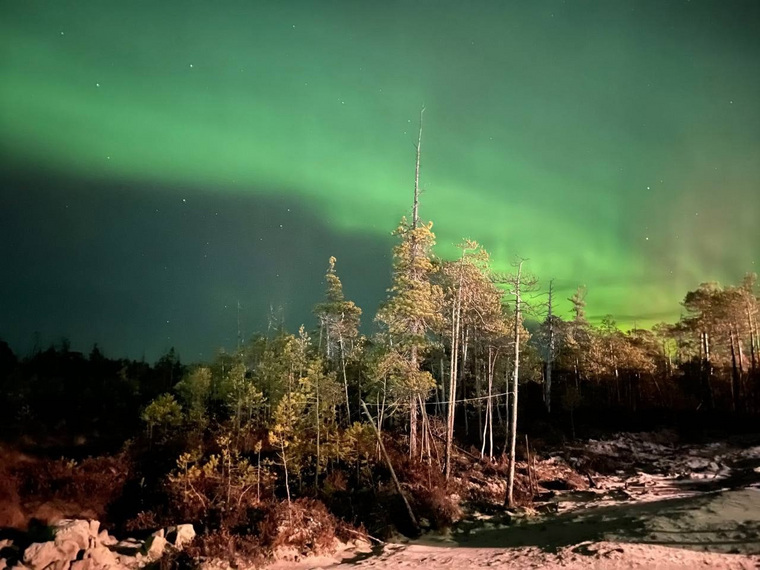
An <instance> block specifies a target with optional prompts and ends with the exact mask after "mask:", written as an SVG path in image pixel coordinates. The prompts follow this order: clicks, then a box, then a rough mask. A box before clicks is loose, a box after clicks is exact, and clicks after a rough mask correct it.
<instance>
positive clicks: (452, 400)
mask: <svg viewBox="0 0 760 570" xmlns="http://www.w3.org/2000/svg"><path fill="white" fill-rule="evenodd" d="M463 259H464V255H463ZM461 299H462V277H461V272H460V278H459V291H457V299H456V301H455V302H454V304H453V306H452V309H451V342H452V346H451V362H450V369H449V401H448V415H447V418H446V450H445V455H444V459H443V464H444V467H443V474H444V477H445V478H446V479H447V480H448V478H449V477H450V475H451V450H452V443H453V441H454V414H455V412H456V393H457V369H458V367H459V326H460V320H461V314H462V309H461Z"/></svg>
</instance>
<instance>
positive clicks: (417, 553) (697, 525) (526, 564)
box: [275, 434, 760, 569]
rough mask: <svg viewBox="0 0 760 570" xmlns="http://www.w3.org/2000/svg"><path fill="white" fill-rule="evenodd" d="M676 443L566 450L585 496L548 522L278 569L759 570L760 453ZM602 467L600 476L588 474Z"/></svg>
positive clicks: (616, 442) (742, 446)
mask: <svg viewBox="0 0 760 570" xmlns="http://www.w3.org/2000/svg"><path fill="white" fill-rule="evenodd" d="M755 443H757V442H756V441H754V442H752V445H751V444H748V443H746V442H745V443H741V442H740V443H737V442H734V443H732V444H729V443H714V444H707V445H680V444H678V443H677V441H675V440H674V438H673V437H672V436H669V435H668V434H665V435H662V434H659V435H657V434H622V435H620V436H618V437H616V438H613V439H610V440H607V441H589V442H587V443H586V444H584V445H582V446H578V447H575V448H573V449H571V450H570V454H571V456H570V457H569V458H568V460H569V462H570V463H571V464H572V463H576V464H577V466H578V467H579V469H582V470H586V471H589V473H590V475H591V476H592V479H593V486H592V488H591V489H589V490H587V491H585V490H584V491H567V492H558V493H557V494H556V495H555V496H554V497H552V499H551V501H552V502H553V503H554V505H553V507H554V508H552V509H547V510H553V511H555V514H549V515H544V516H530V517H517V518H513V519H512V522H510V523H509V524H508V525H500V524H498V523H497V522H496V521H495V520H493V519H492V520H490V521H485V522H480V523H475V524H472V521H470V524H468V525H460V526H459V527H458V528H455V529H453V530H452V531H451V532H449V533H447V534H445V535H440V534H439V535H427V536H424V537H422V538H420V539H419V540H416V541H411V542H404V541H398V542H397V543H393V544H387V545H385V546H384V547H383V548H381V549H379V550H378V551H375V552H374V553H372V554H370V553H367V552H366V551H365V552H357V551H355V550H352V549H348V550H345V551H344V552H343V553H341V554H340V555H337V556H334V557H329V558H320V559H311V560H304V561H302V562H300V563H299V564H297V565H294V563H293V562H292V561H291V562H289V563H285V565H284V566H282V564H284V562H283V563H280V564H276V565H275V568H278V567H279V568H296V567H300V568H344V569H348V568H375V569H384V568H409V569H416V568H420V569H421V568H457V569H469V568H502V569H512V568H514V569H518V568H519V569H523V568H549V569H552V568H568V569H576V568H577V569H581V568H583V569H587V568H598V569H606V568H609V569H617V568H653V569H668V568H760V446H757V445H754V444H755ZM589 465H591V466H593V465H605V466H606V467H607V469H604V470H601V471H602V472H598V471H594V470H593V469H590V468H589V467H588V466H589Z"/></svg>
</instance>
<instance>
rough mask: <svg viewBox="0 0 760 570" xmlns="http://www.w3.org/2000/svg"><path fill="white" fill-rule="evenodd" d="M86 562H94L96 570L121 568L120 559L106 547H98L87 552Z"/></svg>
mask: <svg viewBox="0 0 760 570" xmlns="http://www.w3.org/2000/svg"><path fill="white" fill-rule="evenodd" d="M84 559H85V560H92V561H93V562H94V563H95V567H96V568H120V567H121V564H120V563H119V558H118V557H117V556H116V554H114V553H113V552H111V551H110V550H109V549H108V548H106V547H105V546H98V547H96V548H92V549H90V550H88V551H87V553H86V554H85V558H84Z"/></svg>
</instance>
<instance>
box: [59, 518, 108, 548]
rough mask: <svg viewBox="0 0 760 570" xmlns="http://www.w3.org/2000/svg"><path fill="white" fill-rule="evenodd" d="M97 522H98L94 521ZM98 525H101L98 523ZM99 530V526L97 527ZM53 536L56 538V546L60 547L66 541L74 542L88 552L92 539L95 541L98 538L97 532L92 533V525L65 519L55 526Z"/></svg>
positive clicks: (82, 521)
mask: <svg viewBox="0 0 760 570" xmlns="http://www.w3.org/2000/svg"><path fill="white" fill-rule="evenodd" d="M93 522H96V523H97V521H93ZM97 524H98V525H99V524H100V523H97ZM96 528H97V525H96ZM53 536H55V544H56V545H60V544H63V543H64V542H66V541H72V542H74V543H76V544H77V545H78V546H79V548H80V549H81V550H86V549H87V548H89V547H90V539H91V538H92V539H93V541H94V539H95V538H97V536H98V533H97V530H96V532H95V534H91V533H90V523H89V522H87V521H84V520H77V519H63V520H62V521H59V522H57V523H55V524H54V525H53Z"/></svg>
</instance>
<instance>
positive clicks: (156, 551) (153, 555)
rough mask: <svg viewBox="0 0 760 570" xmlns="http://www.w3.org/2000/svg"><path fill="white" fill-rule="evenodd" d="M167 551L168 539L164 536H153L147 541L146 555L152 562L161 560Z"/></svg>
mask: <svg viewBox="0 0 760 570" xmlns="http://www.w3.org/2000/svg"><path fill="white" fill-rule="evenodd" d="M164 549H166V539H165V538H164V537H163V536H151V537H149V538H148V540H147V541H145V554H146V555H147V556H148V558H150V559H151V560H157V559H159V558H161V556H163V554H164Z"/></svg>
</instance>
